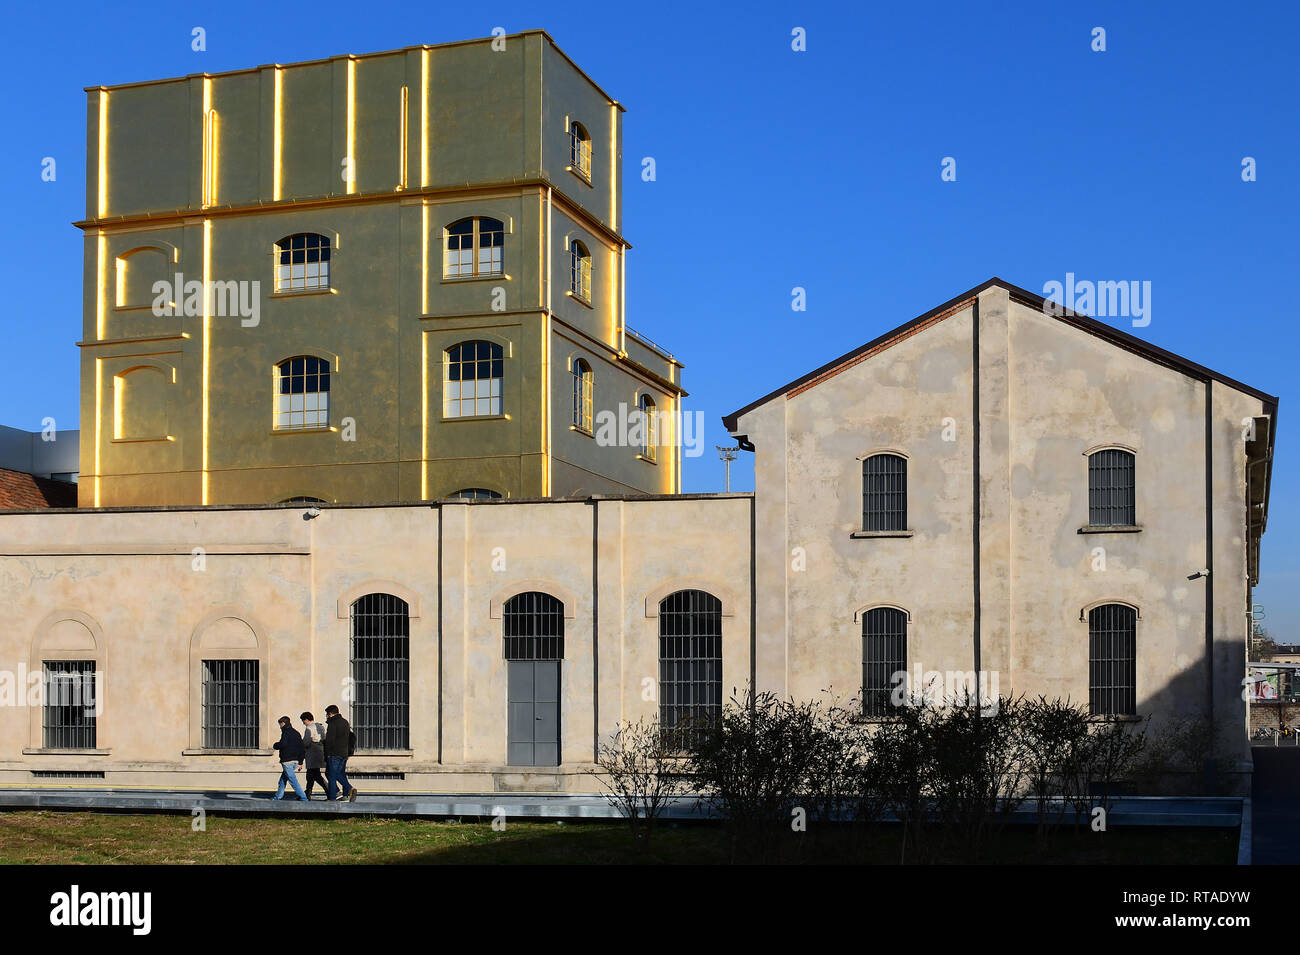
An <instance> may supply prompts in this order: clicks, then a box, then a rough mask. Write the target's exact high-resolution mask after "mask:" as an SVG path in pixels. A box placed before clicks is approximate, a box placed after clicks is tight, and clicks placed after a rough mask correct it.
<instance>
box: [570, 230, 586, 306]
mask: <svg viewBox="0 0 1300 955" xmlns="http://www.w3.org/2000/svg"><path fill="white" fill-rule="evenodd" d="M569 291H570V292H571V293H572V294H574V295H576V296H577V297H578V298H580V299H582V300H583V301H584V302H590V301H591V253H590V252H588V251H587V246H586V245H584V244H583V243H581V242H579V241H578V240H577V239H574V240H573V241H571V242H570V243H569Z"/></svg>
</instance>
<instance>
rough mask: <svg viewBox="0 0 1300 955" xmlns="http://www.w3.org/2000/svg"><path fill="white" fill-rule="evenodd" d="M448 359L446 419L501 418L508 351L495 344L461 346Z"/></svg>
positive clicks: (444, 408)
mask: <svg viewBox="0 0 1300 955" xmlns="http://www.w3.org/2000/svg"><path fill="white" fill-rule="evenodd" d="M444 354H445V355H446V369H447V380H446V382H445V387H444V391H443V401H442V413H443V417H446V418H471V417H475V416H479V415H499V414H501V383H502V378H503V377H504V374H505V358H504V355H505V350H504V349H503V348H502V347H501V346H500V345H498V344H496V343H495V342H482V341H474V342H461V343H460V344H459V345H453V346H451V347H450V348H448V349H447V351H446V352H445V353H444Z"/></svg>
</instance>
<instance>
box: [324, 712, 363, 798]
mask: <svg viewBox="0 0 1300 955" xmlns="http://www.w3.org/2000/svg"><path fill="white" fill-rule="evenodd" d="M350 755H352V726H351V725H350V724H349V723H348V721H347V720H345V719H344V718H343V717H342V716H341V715H340V714H339V708H338V707H337V706H335V705H334V704H332V703H331V704H330V705H329V706H327V707H325V796H326V798H327V799H331V800H333V799H335V798H337V796H338V794H339V791H340V790H339V787H342V794H343V798H345V799H347V801H348V802H356V801H357V790H356V787H355V786H353V785H352V783H350V782H348V757H349V756H350Z"/></svg>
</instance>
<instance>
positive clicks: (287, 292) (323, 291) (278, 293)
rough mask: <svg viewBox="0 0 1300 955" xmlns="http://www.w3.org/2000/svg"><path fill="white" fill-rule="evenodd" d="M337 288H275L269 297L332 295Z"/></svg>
mask: <svg viewBox="0 0 1300 955" xmlns="http://www.w3.org/2000/svg"><path fill="white" fill-rule="evenodd" d="M336 291H337V289H335V288H333V287H330V288H295V289H276V290H275V291H274V292H272V293H271V298H296V297H297V296H299V295H333V294H334V293H335V292H336Z"/></svg>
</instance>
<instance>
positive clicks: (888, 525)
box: [862, 454, 907, 531]
mask: <svg viewBox="0 0 1300 955" xmlns="http://www.w3.org/2000/svg"><path fill="white" fill-rule="evenodd" d="M862 529H863V530H864V531H905V530H907V458H904V457H902V456H901V455H897V454H873V455H871V457H869V458H866V459H865V460H863V462H862Z"/></svg>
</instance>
